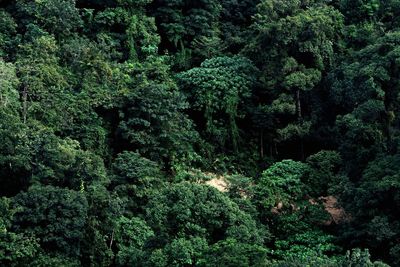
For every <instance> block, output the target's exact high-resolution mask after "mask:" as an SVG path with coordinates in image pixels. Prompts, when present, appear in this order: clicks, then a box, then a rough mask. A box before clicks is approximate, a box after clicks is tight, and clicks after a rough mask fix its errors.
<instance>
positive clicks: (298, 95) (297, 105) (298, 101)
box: [296, 89, 302, 120]
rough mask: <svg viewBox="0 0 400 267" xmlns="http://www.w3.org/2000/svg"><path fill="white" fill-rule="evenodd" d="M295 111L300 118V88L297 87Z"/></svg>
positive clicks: (299, 118)
mask: <svg viewBox="0 0 400 267" xmlns="http://www.w3.org/2000/svg"><path fill="white" fill-rule="evenodd" d="M296 113H297V119H298V120H301V119H302V115H301V101H300V89H297V91H296Z"/></svg>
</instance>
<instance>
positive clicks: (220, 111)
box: [178, 56, 257, 152]
mask: <svg viewBox="0 0 400 267" xmlns="http://www.w3.org/2000/svg"><path fill="white" fill-rule="evenodd" d="M256 75H257V69H256V67H254V65H253V64H252V62H251V61H250V60H248V59H246V58H243V57H238V56H236V57H217V58H213V59H208V60H206V61H204V62H203V63H202V64H201V66H200V67H199V68H193V69H191V70H189V71H186V72H183V73H180V74H179V75H178V79H179V81H180V84H181V87H182V88H183V89H184V90H186V92H187V93H188V95H189V101H190V102H191V104H192V105H193V107H194V108H196V109H197V110H199V111H200V112H201V113H202V115H203V117H204V120H205V122H204V123H202V122H201V121H200V122H198V125H204V127H205V133H203V135H204V136H205V137H206V138H207V139H212V140H213V141H214V140H215V141H214V142H215V145H219V146H222V147H228V148H231V149H232V150H234V151H236V152H237V150H238V149H239V142H240V136H239V127H238V122H237V120H239V119H242V118H244V116H245V104H246V102H247V101H248V99H249V98H250V96H251V90H252V87H253V86H254V84H255V82H256V77H257V76H256ZM224 125H227V127H224ZM228 144H229V145H228Z"/></svg>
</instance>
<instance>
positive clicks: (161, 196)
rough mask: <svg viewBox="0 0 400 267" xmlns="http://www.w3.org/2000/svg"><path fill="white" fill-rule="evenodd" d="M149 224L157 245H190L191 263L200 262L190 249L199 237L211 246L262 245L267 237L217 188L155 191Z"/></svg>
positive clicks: (148, 211)
mask: <svg viewBox="0 0 400 267" xmlns="http://www.w3.org/2000/svg"><path fill="white" fill-rule="evenodd" d="M146 221H147V222H148V224H149V226H150V227H151V228H152V229H153V231H154V233H155V237H156V243H155V244H158V245H156V246H160V247H161V248H162V247H164V246H167V247H168V246H172V245H173V243H174V246H175V245H176V246H178V245H179V246H181V245H182V244H191V245H190V246H189V245H188V246H186V245H185V246H186V248H185V249H188V253H189V255H191V256H188V257H189V259H190V260H195V258H196V259H197V260H198V257H197V256H195V255H196V253H197V252H195V251H193V252H190V251H191V248H190V247H191V246H192V245H193V246H198V242H200V241H201V240H200V238H201V239H204V241H205V244H208V245H211V244H214V243H216V242H218V241H222V240H227V239H229V238H230V239H234V240H236V241H237V242H240V243H242V244H249V245H250V244H253V245H257V244H259V245H261V244H262V243H263V241H264V240H263V237H265V234H262V233H264V232H263V229H262V227H260V226H258V225H257V224H256V222H255V221H254V220H253V218H251V217H250V216H249V215H248V214H246V213H245V212H243V211H241V210H240V209H239V207H238V206H237V204H235V203H234V202H232V201H231V200H230V199H229V198H228V197H227V196H225V195H223V194H222V193H220V192H218V191H217V190H216V189H214V188H211V187H208V186H204V185H196V184H190V183H181V184H175V185H171V186H169V187H166V188H165V189H162V190H160V191H159V192H155V193H154V194H153V196H152V198H151V199H150V201H149V203H148V204H147V206H146ZM191 237H196V238H197V239H195V240H192V239H191ZM176 238H180V239H179V240H175V239H176ZM173 240H175V241H173ZM196 240H197V241H196ZM171 241H172V242H173V243H171ZM193 242H194V243H193ZM203 243H204V242H203V241H201V244H203ZM168 244H169V245H168ZM195 244H197V245H195ZM202 246H203V247H204V245H202ZM167 247H165V249H167ZM176 253H178V252H176ZM182 253H183V252H182ZM191 253H193V254H191ZM167 256H169V257H171V255H170V254H167ZM179 257H181V256H179ZM186 259H188V258H186ZM197 260H196V262H198V261H197ZM196 262H192V264H196Z"/></svg>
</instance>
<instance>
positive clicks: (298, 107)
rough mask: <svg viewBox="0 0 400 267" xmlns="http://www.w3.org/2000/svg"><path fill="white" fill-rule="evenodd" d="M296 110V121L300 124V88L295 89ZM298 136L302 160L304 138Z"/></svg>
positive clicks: (302, 158) (302, 159) (301, 158)
mask: <svg viewBox="0 0 400 267" xmlns="http://www.w3.org/2000/svg"><path fill="white" fill-rule="evenodd" d="M296 112H297V122H298V123H299V124H300V123H301V122H302V120H303V115H302V114H301V100H300V89H297V90H296ZM299 138H300V151H299V154H300V160H301V161H304V140H303V137H302V136H299Z"/></svg>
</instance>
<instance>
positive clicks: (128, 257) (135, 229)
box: [115, 217, 154, 266]
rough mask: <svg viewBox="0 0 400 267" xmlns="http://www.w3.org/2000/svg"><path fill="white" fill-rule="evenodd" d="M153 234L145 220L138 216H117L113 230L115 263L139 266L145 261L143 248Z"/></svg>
mask: <svg viewBox="0 0 400 267" xmlns="http://www.w3.org/2000/svg"><path fill="white" fill-rule="evenodd" d="M153 236H154V233H153V231H152V230H151V228H150V227H149V226H147V224H146V222H145V221H143V220H141V219H139V218H131V219H128V218H126V217H121V218H119V219H118V223H117V230H116V232H115V242H116V244H117V247H118V253H117V255H116V262H117V265H118V266H141V263H143V262H145V261H146V257H145V248H146V246H147V243H148V242H149V240H150V239H151V238H152V237H153Z"/></svg>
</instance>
